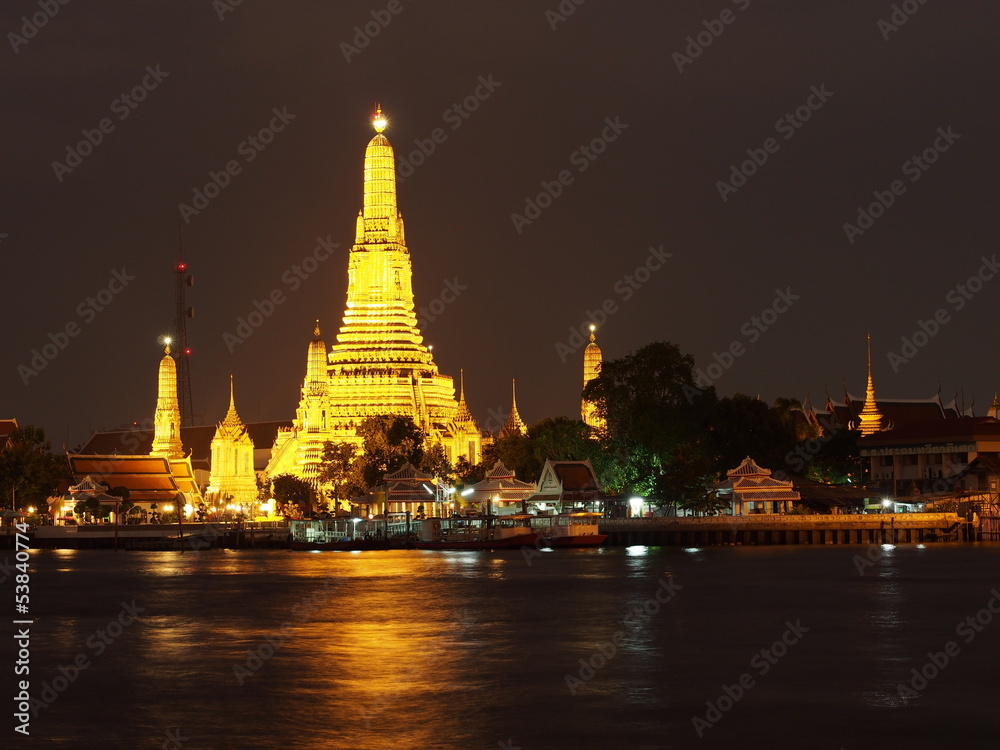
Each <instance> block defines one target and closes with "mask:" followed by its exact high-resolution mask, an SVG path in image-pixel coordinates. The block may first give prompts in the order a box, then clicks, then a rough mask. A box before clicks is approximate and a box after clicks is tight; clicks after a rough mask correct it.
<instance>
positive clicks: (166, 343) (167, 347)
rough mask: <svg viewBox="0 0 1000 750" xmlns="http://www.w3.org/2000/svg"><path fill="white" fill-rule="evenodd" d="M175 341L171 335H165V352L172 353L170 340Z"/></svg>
mask: <svg viewBox="0 0 1000 750" xmlns="http://www.w3.org/2000/svg"><path fill="white" fill-rule="evenodd" d="M171 341H173V339H172V338H170V337H169V336H164V337H163V353H164V354H170V342H171Z"/></svg>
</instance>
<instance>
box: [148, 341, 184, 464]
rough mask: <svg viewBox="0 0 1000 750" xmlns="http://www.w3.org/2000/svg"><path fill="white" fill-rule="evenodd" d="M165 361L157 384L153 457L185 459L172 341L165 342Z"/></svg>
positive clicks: (161, 366)
mask: <svg viewBox="0 0 1000 750" xmlns="http://www.w3.org/2000/svg"><path fill="white" fill-rule="evenodd" d="M163 351H164V354H163V359H161V360H160V374H159V379H158V383H157V395H156V413H155V414H154V415H153V445H152V448H151V449H150V451H149V455H151V456H162V457H163V458H183V457H184V447H183V446H182V445H181V410H180V406H179V405H178V403H177V363H176V362H174V358H173V357H172V356H170V339H169V338H167V339H165V340H164V349H163Z"/></svg>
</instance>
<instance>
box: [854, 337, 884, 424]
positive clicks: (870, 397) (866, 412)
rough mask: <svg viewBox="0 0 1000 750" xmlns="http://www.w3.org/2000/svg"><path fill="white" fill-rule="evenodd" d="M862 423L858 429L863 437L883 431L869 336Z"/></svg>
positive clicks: (861, 415)
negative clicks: (876, 395)
mask: <svg viewBox="0 0 1000 750" xmlns="http://www.w3.org/2000/svg"><path fill="white" fill-rule="evenodd" d="M859 417H860V419H861V423H860V425H859V427H858V429H859V430H860V431H861V435H862V437H866V436H868V435H874V434H875V433H876V432H878V431H880V430H881V429H882V414H881V413H880V412H879V410H878V405H877V404H876V403H875V384H874V382H873V381H872V337H871V334H868V387H867V389H866V390H865V405H864V408H862V409H861V414H860V415H859Z"/></svg>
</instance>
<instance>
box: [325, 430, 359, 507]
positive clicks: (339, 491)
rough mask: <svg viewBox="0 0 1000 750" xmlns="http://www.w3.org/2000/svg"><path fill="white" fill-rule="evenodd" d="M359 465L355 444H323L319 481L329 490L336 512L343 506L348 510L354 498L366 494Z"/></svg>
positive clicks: (328, 442)
mask: <svg viewBox="0 0 1000 750" xmlns="http://www.w3.org/2000/svg"><path fill="white" fill-rule="evenodd" d="M358 464H359V458H358V446H356V445H355V444H354V443H333V442H330V441H327V442H326V443H324V444H323V458H322V461H321V463H320V470H319V481H320V482H321V483H322V484H323V485H325V486H327V487H328V488H329V489H328V490H327V492H328V494H329V496H330V499H331V500H332V501H333V510H334V512H336V511H337V510H340V507H341V504H343V505H344V508H345V509H346V508H347V507H349V506H350V501H351V498H352V497H356V496H358V495H361V494H364V487H362V486H361V477H360V472H359V469H358Z"/></svg>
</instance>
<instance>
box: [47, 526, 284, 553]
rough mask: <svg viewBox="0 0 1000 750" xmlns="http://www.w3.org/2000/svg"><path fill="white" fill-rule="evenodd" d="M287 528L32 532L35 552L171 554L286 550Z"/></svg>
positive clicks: (102, 528)
mask: <svg viewBox="0 0 1000 750" xmlns="http://www.w3.org/2000/svg"><path fill="white" fill-rule="evenodd" d="M287 540H288V527H287V526H286V525H285V524H284V523H282V522H280V521H279V522H252V523H243V524H239V523H185V524H182V525H180V526H178V524H141V525H138V526H119V527H118V529H117V539H116V532H115V527H114V525H113V524H89V525H84V526H39V527H36V528H35V529H34V530H33V532H32V541H31V546H32V547H33V548H35V549H114V548H116V547H117V548H118V549H125V550H172V549H211V548H215V547H225V548H230V549H232V548H243V547H284V546H285V545H286V543H287Z"/></svg>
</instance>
